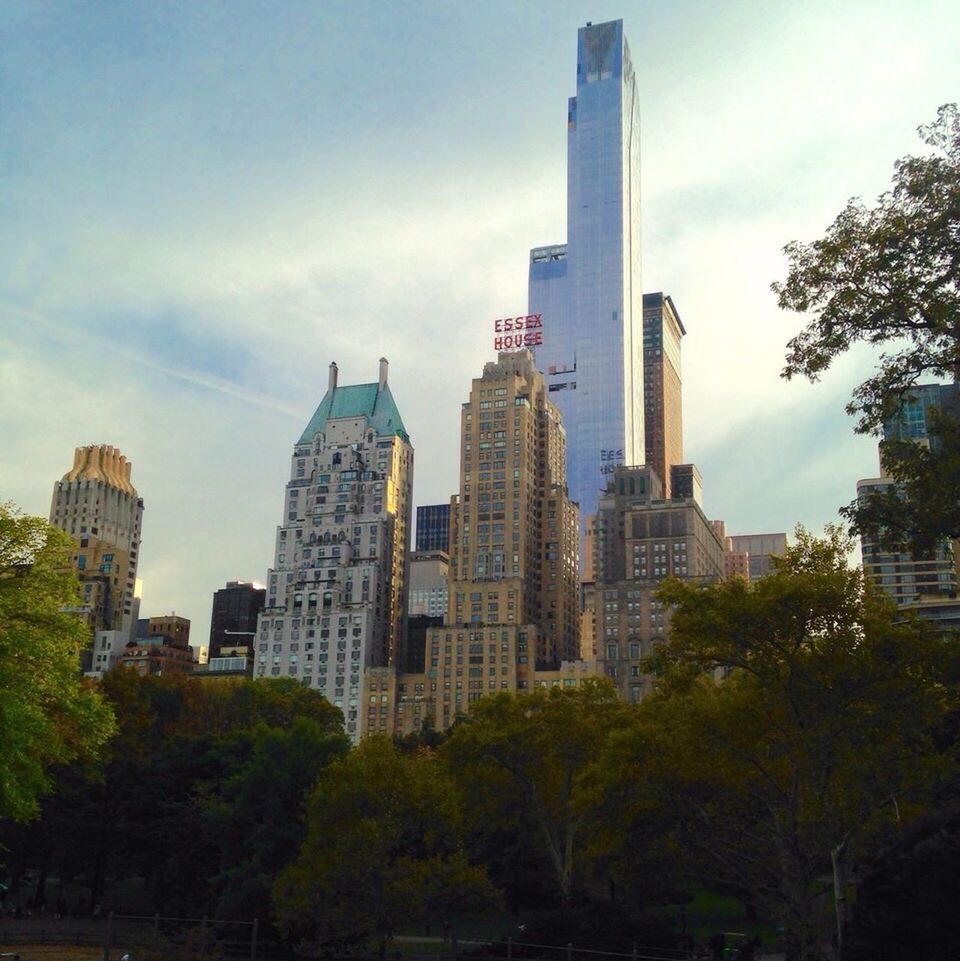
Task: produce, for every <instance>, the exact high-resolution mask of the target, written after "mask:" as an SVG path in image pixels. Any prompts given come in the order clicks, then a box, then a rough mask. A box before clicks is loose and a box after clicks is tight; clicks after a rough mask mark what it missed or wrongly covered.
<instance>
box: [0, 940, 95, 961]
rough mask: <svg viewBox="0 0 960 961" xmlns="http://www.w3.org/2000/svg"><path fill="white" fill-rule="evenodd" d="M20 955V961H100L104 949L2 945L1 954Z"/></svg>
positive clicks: (61, 945) (0, 947)
mask: <svg viewBox="0 0 960 961" xmlns="http://www.w3.org/2000/svg"><path fill="white" fill-rule="evenodd" d="M7 952H11V953H13V954H19V955H20V961H100V959H101V958H102V957H103V948H91V947H78V946H77V945H74V944H14V945H4V944H0V954H5V953H7Z"/></svg>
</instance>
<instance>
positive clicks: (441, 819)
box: [274, 736, 497, 957]
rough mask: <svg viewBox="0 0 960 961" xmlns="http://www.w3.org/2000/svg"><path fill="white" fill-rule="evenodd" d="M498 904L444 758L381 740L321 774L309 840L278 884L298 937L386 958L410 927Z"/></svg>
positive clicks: (283, 911)
mask: <svg viewBox="0 0 960 961" xmlns="http://www.w3.org/2000/svg"><path fill="white" fill-rule="evenodd" d="M496 900H497V894H496V892H495V890H494V889H493V887H492V886H491V885H490V883H489V881H488V879H487V876H486V873H485V872H484V870H483V869H482V868H480V867H474V866H472V865H470V864H469V863H468V861H467V859H466V856H465V854H464V851H463V847H462V833H461V817H460V808H459V806H458V803H457V797H456V793H455V791H454V789H453V786H452V784H451V783H450V780H449V778H448V777H446V776H445V774H444V772H443V770H442V769H441V768H440V766H439V764H438V763H437V760H436V757H435V756H434V755H432V754H430V753H428V752H426V751H421V752H418V753H416V754H412V755H406V754H403V753H401V752H400V751H399V750H398V749H397V747H396V746H395V745H394V744H393V743H392V742H390V741H389V740H387V739H386V738H382V737H375V736H372V737H368V738H366V739H365V740H363V741H362V742H361V743H360V745H359V746H358V747H356V748H355V749H354V750H353V751H351V753H350V754H349V755H347V756H346V757H344V758H342V759H340V760H337V761H335V762H333V763H332V764H331V765H330V766H329V767H328V768H327V770H326V771H325V772H324V773H323V775H322V776H321V777H320V780H319V781H318V783H317V786H316V788H315V790H314V792H313V794H312V796H311V798H310V801H309V805H308V813H307V836H306V839H305V840H304V843H303V846H302V848H301V850H300V853H299V855H298V856H297V858H296V860H295V861H294V862H293V863H292V864H290V865H289V866H288V867H287V868H286V869H285V870H284V871H283V872H282V873H281V874H280V876H279V878H278V879H277V883H276V885H275V888H274V910H275V912H276V915H277V917H278V919H279V922H280V925H281V927H282V929H283V930H284V932H285V933H286V934H287V936H288V937H290V938H291V939H293V940H294V941H295V942H297V943H301V944H302V945H303V946H304V947H308V946H310V947H312V948H313V949H315V950H316V949H321V948H326V949H333V948H336V949H340V950H342V949H344V948H346V947H348V946H356V945H362V944H364V943H366V942H368V941H375V942H376V943H377V944H378V945H379V949H380V954H381V957H382V956H383V952H384V949H385V944H386V940H387V938H388V937H389V936H390V934H391V933H392V932H393V931H394V930H395V929H396V928H397V927H399V926H400V925H401V924H404V923H409V922H411V921H417V920H420V921H421V922H422V921H425V920H429V919H431V918H434V919H436V918H440V917H445V916H446V914H447V913H448V912H456V913H458V914H459V913H462V912H464V911H469V910H471V909H473V910H482V909H483V908H485V907H487V906H489V905H490V904H493V903H495V902H496Z"/></svg>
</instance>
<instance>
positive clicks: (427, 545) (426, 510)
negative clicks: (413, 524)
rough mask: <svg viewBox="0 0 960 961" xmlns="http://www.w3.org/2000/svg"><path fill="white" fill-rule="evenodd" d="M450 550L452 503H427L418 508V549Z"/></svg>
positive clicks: (444, 551)
mask: <svg viewBox="0 0 960 961" xmlns="http://www.w3.org/2000/svg"><path fill="white" fill-rule="evenodd" d="M449 550H450V505H449V504H426V505H424V506H423V507H418V508H417V551H443V553H444V554H446V553H447V552H448V551H449Z"/></svg>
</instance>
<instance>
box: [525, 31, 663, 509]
mask: <svg viewBox="0 0 960 961" xmlns="http://www.w3.org/2000/svg"><path fill="white" fill-rule="evenodd" d="M529 312H530V313H531V314H539V315H541V317H542V326H543V335H542V345H541V346H539V347H537V348H536V362H537V366H538V367H540V369H541V370H542V371H544V372H545V374H546V378H547V384H548V388H547V389H548V391H549V394H550V400H551V401H553V403H554V404H556V406H557V408H558V409H559V410H560V413H561V415H562V417H563V423H564V426H565V428H566V432H567V478H568V483H569V487H570V496H571V497H572V498H573V500H575V501H577V502H579V504H580V516H581V522H582V521H583V519H584V518H586V517H587V516H589V515H590V514H593V513H594V512H595V510H596V505H597V499H598V496H599V494H600V492H601V491H602V490H603V489H604V488H605V487H606V480H607V478H608V476H609V475H610V474H612V472H613V471H614V469H615V468H616V467H617V465H619V464H642V463H643V462H644V459H645V457H644V446H645V429H644V388H643V378H644V375H643V297H642V291H641V285H640V114H639V108H638V103H637V90H636V80H635V77H634V72H633V66H632V63H631V59H630V50H629V47H628V45H627V41H626V38H625V37H624V34H623V22H622V21H620V20H614V21H611V22H608V23H600V24H587V26H585V27H582V28H581V29H580V30H579V32H578V35H577V94H576V96H575V97H572V98H570V100H569V102H568V107H567V243H566V244H565V245H564V244H553V245H550V246H547V247H538V248H535V249H534V250H532V251H531V252H530V267H529Z"/></svg>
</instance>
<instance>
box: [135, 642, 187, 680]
mask: <svg viewBox="0 0 960 961" xmlns="http://www.w3.org/2000/svg"><path fill="white" fill-rule="evenodd" d="M118 663H119V665H120V666H121V667H125V668H128V669H131V670H134V671H136V672H137V673H138V674H140V675H148V674H151V675H165V674H166V675H169V674H190V673H192V671H193V667H194V664H193V651H192V650H191V649H190V648H189V647H187V648H186V649H184V648H182V647H179V646H176V645H174V644H168V643H166V638H163V637H148V638H140V639H138V640H135V641H128V642H127V644H126V647H125V648H124V651H123V655H122V656H121V657H120V659H119V661H118Z"/></svg>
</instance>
